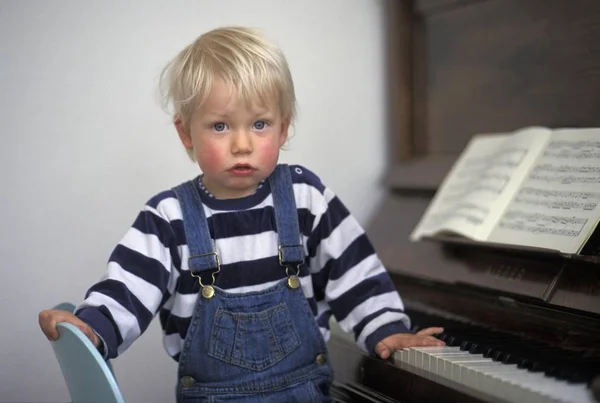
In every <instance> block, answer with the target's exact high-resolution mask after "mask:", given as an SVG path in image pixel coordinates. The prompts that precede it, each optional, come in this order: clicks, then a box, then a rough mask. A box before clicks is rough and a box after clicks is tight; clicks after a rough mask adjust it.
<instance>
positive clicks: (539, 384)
mask: <svg viewBox="0 0 600 403" xmlns="http://www.w3.org/2000/svg"><path fill="white" fill-rule="evenodd" d="M394 360H395V362H396V364H397V365H399V366H401V367H402V366H404V368H409V370H410V371H412V372H414V373H417V374H421V376H424V377H427V378H428V379H432V380H437V381H439V382H441V383H445V382H450V383H451V384H452V385H456V387H457V388H460V389H461V390H463V391H467V392H468V391H469V390H471V391H473V393H474V392H475V391H477V392H480V393H482V394H484V395H486V396H490V397H493V398H494V399H496V400H499V401H504V402H511V403H512V402H527V403H561V402H563V403H564V402H573V403H579V402H581V403H594V400H593V398H592V397H591V396H590V393H589V391H588V390H587V388H586V386H585V385H571V384H568V383H566V382H564V381H560V380H558V379H555V378H550V377H547V376H545V375H544V374H542V373H534V372H530V371H527V370H525V369H521V368H518V367H517V366H516V365H514V364H510V365H508V364H503V363H501V362H497V361H493V360H492V359H490V358H485V357H483V355H481V354H470V353H467V352H465V351H461V350H460V348H458V347H415V348H408V349H404V350H400V351H398V352H396V353H395V354H394Z"/></svg>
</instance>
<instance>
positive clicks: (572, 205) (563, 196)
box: [515, 187, 600, 211]
mask: <svg viewBox="0 0 600 403" xmlns="http://www.w3.org/2000/svg"><path fill="white" fill-rule="evenodd" d="M515 201H516V202H518V203H521V204H527V205H533V206H544V207H548V208H550V209H558V210H583V211H592V210H594V209H595V208H596V207H597V206H598V203H599V202H600V193H594V192H575V191H561V190H546V189H536V188H532V187H526V188H523V189H521V191H520V192H519V193H518V194H517V196H516V197H515Z"/></svg>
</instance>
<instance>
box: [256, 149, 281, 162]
mask: <svg viewBox="0 0 600 403" xmlns="http://www.w3.org/2000/svg"><path fill="white" fill-rule="evenodd" d="M278 155H279V147H277V145H276V144H264V145H262V146H261V147H260V152H259V153H258V160H259V163H261V164H271V163H272V162H274V160H277V158H278Z"/></svg>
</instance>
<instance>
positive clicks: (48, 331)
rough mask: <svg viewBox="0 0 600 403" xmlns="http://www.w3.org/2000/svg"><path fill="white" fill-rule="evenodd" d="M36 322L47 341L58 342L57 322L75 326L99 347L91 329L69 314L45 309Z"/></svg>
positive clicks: (98, 342)
mask: <svg viewBox="0 0 600 403" xmlns="http://www.w3.org/2000/svg"><path fill="white" fill-rule="evenodd" d="M38 321H39V323H40V327H41V328H42V332H44V334H45V335H46V337H47V338H48V340H50V341H55V340H58V330H57V329H56V324H57V323H59V322H67V323H70V324H72V325H74V326H77V327H78V328H79V330H81V331H82V332H83V334H85V335H86V336H87V337H88V338H89V339H90V340H91V341H92V343H93V344H94V346H96V347H100V344H101V341H100V338H99V337H98V336H97V335H96V333H94V331H93V330H92V328H91V327H90V326H88V324H87V323H85V322H84V321H82V320H81V319H79V318H78V317H77V316H75V315H73V314H72V313H71V312H67V311H61V310H56V309H47V310H44V311H42V312H40V314H39V317H38Z"/></svg>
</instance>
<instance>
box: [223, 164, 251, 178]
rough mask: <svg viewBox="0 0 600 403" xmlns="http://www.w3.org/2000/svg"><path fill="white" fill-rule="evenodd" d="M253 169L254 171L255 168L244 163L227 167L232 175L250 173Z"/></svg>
mask: <svg viewBox="0 0 600 403" xmlns="http://www.w3.org/2000/svg"><path fill="white" fill-rule="evenodd" d="M254 171H255V169H254V168H253V167H251V166H250V165H246V164H238V165H234V166H233V167H231V168H230V169H229V172H231V173H232V174H234V175H238V176H246V175H251V174H252V173H253V172H254Z"/></svg>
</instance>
